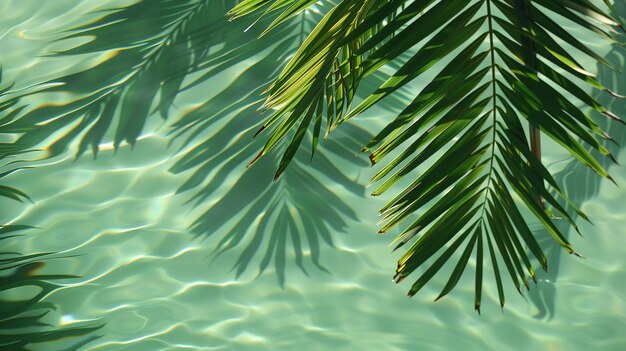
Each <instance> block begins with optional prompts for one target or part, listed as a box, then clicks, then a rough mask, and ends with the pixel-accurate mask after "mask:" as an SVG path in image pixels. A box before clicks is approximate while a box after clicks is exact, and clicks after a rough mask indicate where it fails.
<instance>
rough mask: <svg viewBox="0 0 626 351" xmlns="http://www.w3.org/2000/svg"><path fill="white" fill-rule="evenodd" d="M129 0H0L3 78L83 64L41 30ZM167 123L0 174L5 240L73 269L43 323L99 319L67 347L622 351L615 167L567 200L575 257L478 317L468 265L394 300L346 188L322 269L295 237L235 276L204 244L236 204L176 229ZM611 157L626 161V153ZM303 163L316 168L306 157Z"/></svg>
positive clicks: (351, 169)
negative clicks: (206, 224)
mask: <svg viewBox="0 0 626 351" xmlns="http://www.w3.org/2000/svg"><path fill="white" fill-rule="evenodd" d="M128 3H131V2H130V1H104V0H103V1H79V0H63V1H60V0H55V1H45V2H44V1H39V0H20V1H13V0H4V1H2V2H0V13H1V14H2V15H1V16H2V17H1V20H0V48H2V51H1V52H2V56H1V57H0V60H1V61H2V64H3V67H4V68H5V72H6V79H7V80H8V81H11V80H15V81H17V82H18V85H19V86H20V87H26V86H28V85H30V84H34V83H36V82H39V81H42V80H45V79H47V78H50V77H55V76H57V75H58V73H59V72H65V71H66V70H68V69H77V67H84V65H88V60H89V59H90V58H87V57H74V58H71V59H63V60H59V59H51V58H46V57H43V55H44V54H46V53H49V52H52V51H54V50H58V49H59V47H58V45H63V44H50V42H49V39H48V38H49V37H50V36H53V35H54V33H56V32H57V31H58V30H61V29H63V28H68V27H71V26H72V25H73V24H76V23H81V19H80V18H81V16H95V14H93V12H94V11H97V10H101V9H104V8H109V7H111V6H114V5H120V4H128ZM88 13H91V15H89V14H88ZM83 18H84V17H83ZM55 45H56V46H55ZM5 48H9V50H6V49H5ZM599 49H600V50H601V51H602V52H603V53H607V52H609V50H610V48H609V47H605V48H599ZM237 69H240V68H239V67H235V68H234V70H237ZM225 74H226V75H228V74H230V77H231V78H230V79H231V80H232V79H234V78H235V77H236V76H237V72H236V71H234V72H231V73H228V72H226V73H225ZM221 82H224V84H226V83H225V81H221ZM212 84H215V83H212ZM202 88H203V89H205V90H202ZM211 89H214V90H215V91H217V90H219V87H215V86H211V85H206V86H204V87H201V89H199V90H200V91H201V92H202V93H196V92H189V93H187V94H183V95H182V97H181V99H180V100H179V101H178V102H177V104H176V109H175V111H174V114H175V113H181V111H185V110H188V109H189V108H190V107H193V106H195V104H197V103H198V102H199V101H202V98H203V96H202V94H205V93H206V91H211ZM622 92H623V91H622ZM31 102H32V103H36V102H37V101H36V100H35V101H31ZM378 112H379V113H384V111H378ZM166 132H167V128H166V126H165V125H164V124H163V122H162V121H158V120H155V121H153V122H152V124H150V125H149V126H148V132H147V133H146V134H145V135H144V136H143V137H142V138H141V139H140V141H139V142H138V143H137V145H136V146H135V148H134V150H131V149H130V148H129V147H128V146H124V147H122V148H121V149H120V150H119V151H118V152H117V154H114V151H113V149H112V147H108V148H107V147H106V146H105V147H104V149H103V150H102V151H101V152H100V154H99V157H98V159H97V160H93V159H92V158H91V157H89V156H84V157H81V158H79V159H78V160H75V159H74V156H73V155H74V154H73V153H72V152H69V153H68V154H66V155H62V156H59V157H56V158H53V159H50V160H46V161H38V164H39V166H38V167H37V168H34V169H30V170H25V171H22V172H19V173H16V174H14V175H12V176H10V177H8V178H7V182H8V183H9V184H10V185H12V186H16V187H19V188H20V189H23V190H25V191H26V192H27V193H28V194H29V195H30V196H31V198H32V199H33V202H34V204H28V205H24V206H17V205H15V203H14V202H9V201H7V200H1V201H0V206H1V208H2V214H1V215H0V216H1V219H2V220H5V221H6V220H10V219H13V218H15V221H17V222H20V223H31V224H34V225H36V226H38V227H39V228H41V229H38V230H36V231H34V232H33V233H31V234H29V235H27V236H25V237H24V238H23V240H20V241H14V242H13V243H11V244H10V245H13V246H12V247H10V248H9V249H11V250H13V249H15V250H16V251H21V252H42V251H58V252H61V253H62V254H61V255H60V256H65V257H66V258H62V259H54V260H51V261H49V262H48V264H47V266H46V267H45V271H46V272H54V273H66V274H75V275H79V276H81V278H78V279H68V280H65V281H64V285H65V287H64V288H62V289H60V290H57V291H56V292H54V293H53V294H51V295H50V296H48V298H47V299H48V300H49V301H51V302H53V303H55V304H57V305H58V309H57V310H56V311H54V313H53V314H50V315H48V316H46V318H47V320H48V321H49V322H51V323H52V324H57V323H58V324H61V325H69V324H71V323H73V322H76V321H84V320H99V321H103V322H105V323H106V325H105V326H104V327H103V328H102V329H100V330H98V331H97V332H96V334H97V335H102V337H101V338H99V339H97V340H94V341H92V342H91V343H89V344H87V345H86V346H84V347H83V348H82V350H133V351H135V350H146V351H152V350H273V351H275V350H461V349H462V350H546V351H548V350H550V351H553V350H554V351H556V350H626V333H624V331H625V330H626V292H625V291H626V260H625V259H624V257H626V235H624V224H625V223H626V201H624V198H626V190H625V187H624V184H626V169H625V168H618V167H613V168H612V169H611V171H612V175H613V177H614V178H615V180H616V182H617V183H618V184H621V185H622V186H621V187H620V188H618V187H615V186H614V185H612V184H610V183H609V182H600V183H599V184H600V186H599V190H598V193H597V195H594V196H593V197H592V198H589V199H584V204H583V206H582V207H583V209H584V210H585V211H586V212H587V214H588V215H589V217H590V218H592V220H593V222H594V225H593V226H592V225H589V224H586V223H582V222H581V223H580V226H581V232H582V233H584V234H585V238H581V237H578V236H574V235H571V236H570V239H571V241H572V244H573V245H574V247H576V248H577V250H578V251H579V252H581V253H582V254H583V255H584V256H585V257H586V258H585V259H577V258H575V257H570V256H568V255H567V254H566V253H564V252H562V251H560V250H559V251H558V252H557V253H556V254H554V256H553V257H552V260H553V261H551V262H557V263H558V264H555V265H554V266H553V267H551V268H552V270H551V271H550V272H549V274H546V275H544V277H543V278H542V281H541V283H540V284H539V286H538V287H533V294H531V295H530V297H526V298H521V297H519V296H518V295H516V293H515V292H514V291H513V290H512V289H511V290H510V291H507V293H508V294H507V304H506V306H505V309H504V311H503V312H501V311H500V308H499V307H498V304H497V295H496V291H495V287H494V286H488V287H487V289H486V291H485V294H486V296H485V297H484V302H483V305H484V307H483V311H482V315H481V316H478V315H477V314H476V313H475V312H474V310H473V304H472V302H473V287H474V286H473V280H471V279H470V277H469V275H466V276H465V277H464V278H463V279H462V280H461V282H460V283H459V287H458V288H457V289H456V290H455V291H454V292H453V293H452V294H451V295H450V296H448V297H446V298H445V299H443V300H442V301H439V302H437V303H433V302H432V300H433V299H434V297H436V296H437V294H438V290H437V289H439V288H440V287H441V286H442V284H443V283H445V280H444V279H445V278H444V277H439V278H437V277H435V279H434V281H433V282H432V283H433V284H430V285H429V286H427V287H426V288H425V289H424V291H423V292H421V293H420V294H418V295H417V296H415V297H413V298H412V299H408V298H406V290H407V284H401V285H395V284H393V283H392V281H391V272H393V269H394V268H395V264H396V259H397V256H394V255H392V254H389V247H388V246H387V245H388V243H389V241H390V237H386V236H379V235H376V234H375V230H374V228H376V221H377V209H378V208H379V207H380V206H381V205H382V204H384V201H385V199H384V198H382V199H381V198H365V197H364V194H365V192H364V191H363V190H362V189H360V188H358V187H357V188H356V189H350V188H348V187H346V186H341V185H336V186H332V187H329V189H330V191H331V192H332V193H334V194H335V195H336V196H337V197H338V198H340V199H341V200H342V201H343V202H345V204H347V206H348V207H349V209H351V210H352V214H349V215H343V216H342V217H341V218H342V220H343V222H342V223H338V224H336V225H335V226H333V225H332V224H329V227H330V228H332V229H331V230H330V232H331V233H332V240H333V245H329V244H326V243H324V242H323V239H320V244H319V246H318V250H319V254H320V256H321V259H320V263H321V265H323V267H325V269H327V271H328V272H325V271H324V270H322V269H319V268H318V267H316V266H315V265H314V263H313V261H312V260H311V259H310V258H311V257H312V255H314V252H313V250H311V249H305V250H304V251H303V255H304V257H305V258H307V259H305V260H304V261H303V264H302V265H303V268H304V270H305V271H306V273H304V272H303V269H302V268H301V267H298V265H296V264H294V260H295V259H297V257H296V256H295V254H294V253H293V250H290V249H289V245H287V250H285V252H286V257H285V263H284V265H280V264H269V265H268V266H267V268H266V269H265V270H264V271H263V272H262V273H260V274H259V273H258V271H259V268H258V267H259V264H261V263H260V262H259V261H260V258H259V259H255V260H254V261H252V262H251V263H250V264H249V265H248V267H247V269H245V270H243V272H242V273H241V275H240V276H239V277H237V274H236V269H235V270H233V269H232V267H233V266H234V265H235V266H236V264H237V262H238V261H237V260H238V259H240V254H241V250H243V249H244V246H237V247H235V248H233V249H231V250H228V251H226V252H225V253H223V254H221V255H219V256H216V252H215V247H216V246H217V245H218V241H219V239H220V238H221V237H222V236H223V232H225V231H228V230H229V228H231V227H232V225H233V223H235V222H236V221H237V220H238V219H240V218H241V217H242V216H243V212H240V211H239V208H232V217H233V218H232V220H231V222H228V223H226V224H225V225H223V226H221V227H219V228H218V229H217V230H218V231H221V232H218V233H215V235H213V236H210V237H208V238H205V239H204V240H203V239H202V237H198V238H194V235H193V234H191V233H190V232H189V230H188V227H189V225H191V224H192V222H193V220H194V219H195V218H197V217H198V216H199V215H200V214H201V213H202V212H203V211H204V210H205V208H202V206H198V207H196V208H194V207H193V206H191V205H189V204H186V201H187V200H189V198H190V195H188V194H181V195H176V194H175V193H176V189H177V188H178V187H179V186H180V185H181V184H183V183H184V182H185V181H186V180H187V177H188V174H186V173H182V174H172V173H171V172H169V171H168V170H169V169H170V167H172V166H173V165H174V164H175V162H176V161H177V160H178V156H175V151H176V150H175V148H174V147H168V141H169V139H168V137H167V136H166V135H165V134H166ZM546 149H547V151H548V154H547V156H546V158H547V160H548V163H549V164H551V166H550V167H551V169H552V170H555V171H558V170H560V169H561V168H562V167H563V166H564V164H565V163H566V162H565V161H563V160H562V159H563V157H564V154H563V153H559V152H553V153H550V148H549V147H548V148H546ZM343 156H344V157H346V156H347V155H343ZM330 157H331V162H334V163H335V164H336V165H342V166H345V169H343V171H344V172H346V174H348V177H349V178H350V179H352V180H354V181H356V182H357V184H361V185H364V184H366V183H367V179H368V178H369V176H370V175H371V174H370V170H369V169H366V168H363V167H359V166H358V165H351V164H346V163H345V162H344V161H343V159H342V158H341V155H340V156H337V155H333V156H330ZM555 161H560V162H556V163H552V162H555ZM618 161H619V162H620V163H621V164H626V153H620V157H619V160H618ZM243 165H245V162H244V163H241V164H238V165H237V167H234V168H233V170H232V171H231V172H230V173H229V174H228V178H227V179H226V180H225V181H224V183H223V184H222V185H221V186H220V187H219V188H218V189H216V190H215V192H214V193H213V194H212V195H211V198H210V199H209V200H207V201H208V202H209V203H216V202H218V201H219V199H220V198H222V197H224V196H226V195H227V194H228V191H229V189H230V188H231V187H232V186H233V185H234V184H236V182H237V180H238V179H239V178H241V177H243V175H244V172H246V171H245V169H244V167H243ZM261 167H264V166H261ZM271 167H272V166H271V164H270V165H269V168H268V167H266V168H267V169H271ZM308 172H310V173H311V174H313V175H314V176H319V177H321V175H318V174H317V173H315V172H316V171H315V170H314V169H310V170H308ZM270 176H271V175H270ZM288 176H289V174H288ZM569 177H579V178H576V179H580V180H576V181H575V183H574V184H576V185H577V186H579V187H580V188H584V187H585V186H586V185H587V184H591V183H597V182H598V181H599V180H598V179H595V178H592V179H585V178H584V177H580V175H576V174H573V175H569ZM262 181H263V182H264V181H265V180H264V179H260V180H259V182H262ZM263 186H265V185H263ZM253 188H254V186H252V189H253ZM571 191H573V192H577V191H579V189H576V188H574V189H571ZM242 196H245V193H244V194H243V195H242ZM302 201H305V202H306V201H307V200H306V199H303V200H302ZM349 212H350V211H349V210H347V213H349ZM262 215H263V214H261V216H262ZM314 220H315V221H319V219H314ZM254 223H256V222H253V223H252V225H254ZM271 232H272V230H271V229H270V230H267V231H266V235H271ZM263 250H264V249H263V248H262V249H261V254H263ZM261 256H262V255H261ZM557 268H558V270H557ZM283 269H284V284H282V286H281V284H280V280H281V278H280V276H282V275H283V273H281V270H283ZM63 345H65V344H64V341H61V342H59V343H55V344H42V345H38V346H37V347H38V348H37V349H38V350H51V351H52V350H59V349H61V348H62V347H63Z"/></svg>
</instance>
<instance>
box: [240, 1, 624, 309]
mask: <svg viewBox="0 0 626 351" xmlns="http://www.w3.org/2000/svg"><path fill="white" fill-rule="evenodd" d="M607 4H609V3H608V2H607ZM296 5H302V7H299V8H298V10H300V11H301V10H302V9H303V8H304V7H305V5H306V2H302V1H279V0H277V1H255V0H247V1H242V2H241V3H240V4H239V5H238V6H237V7H235V8H234V9H233V10H231V14H232V15H233V16H235V17H237V16H240V15H246V14H249V13H253V12H255V11H265V12H270V11H279V10H280V11H289V10H285V9H289V8H290V6H296ZM609 5H610V4H609ZM548 11H552V12H553V13H551V14H550V15H547V14H546V13H548ZM612 12H614V9H613V8H612V7H606V8H604V9H603V8H600V7H598V6H596V5H595V4H594V3H592V2H589V1H577V2H574V1H569V0H559V1H547V0H537V1H530V0H449V1H443V0H441V1H436V0H434V1H414V2H413V1H375V0H370V1H363V2H353V1H339V2H338V3H337V4H336V5H335V6H334V8H333V9H331V10H330V11H329V12H328V14H327V15H326V16H325V17H324V18H323V19H322V20H321V21H320V22H319V23H318V24H317V27H316V29H314V30H313V31H312V32H311V34H310V35H309V37H308V38H307V40H306V41H305V42H304V43H303V45H302V46H301V48H300V49H299V50H298V52H297V53H296V54H295V56H294V57H293V58H292V59H291V60H290V62H289V63H288V64H287V65H286V66H285V67H284V68H283V71H282V73H281V74H280V75H279V77H278V78H277V79H276V80H275V81H274V83H273V85H272V86H271V88H270V89H269V90H268V96H267V100H266V101H265V106H266V107H268V108H272V109H273V112H272V113H271V114H270V115H269V117H268V118H267V119H266V122H265V124H264V125H263V128H262V129H261V130H266V129H271V130H270V131H269V137H268V141H267V142H266V145H265V147H263V149H262V150H261V152H260V154H259V156H258V157H260V156H262V155H264V154H266V153H267V152H269V151H270V150H272V149H274V148H275V147H276V146H277V145H279V143H280V142H281V141H282V140H283V139H284V138H285V137H286V136H287V135H288V134H289V133H290V132H291V133H293V136H292V138H291V140H290V141H288V142H286V143H285V144H286V145H287V148H286V150H287V151H286V152H285V153H284V155H283V161H282V163H281V165H280V166H279V168H278V171H277V176H278V175H280V174H281V173H282V171H283V170H284V169H285V166H286V164H287V163H288V162H289V160H291V159H292V158H293V157H294V155H295V153H296V151H295V150H296V149H297V148H298V146H299V145H300V144H301V142H302V141H303V138H304V136H305V132H304V131H305V130H307V129H309V128H311V124H312V123H313V121H318V120H319V119H321V118H322V115H326V121H325V122H326V125H327V128H328V129H333V128H334V127H336V126H337V125H339V124H341V123H343V122H345V121H347V120H349V119H351V118H353V117H356V116H357V115H359V114H361V113H363V112H365V111H367V110H368V109H370V108H371V107H372V106H374V105H376V104H378V103H380V102H381V101H383V100H384V99H386V98H387V97H388V96H392V95H393V93H394V92H395V91H396V90H397V89H400V88H402V87H407V86H411V85H412V84H414V83H413V82H414V80H416V79H421V77H423V76H425V73H426V72H429V71H435V72H438V73H434V75H433V74H431V76H434V78H431V79H426V78H424V79H423V86H424V88H423V89H421V91H420V92H419V93H417V94H415V95H414V97H413V101H412V102H411V103H410V104H408V105H407V106H406V108H405V109H404V110H403V111H402V112H401V113H400V114H399V115H398V116H397V117H396V119H395V120H394V121H392V122H391V123H389V124H388V125H387V126H386V127H385V128H383V129H382V131H381V132H380V133H379V134H378V135H377V136H376V137H375V138H374V139H373V140H372V141H371V142H370V143H369V144H367V145H365V147H364V150H372V152H371V155H370V160H371V161H372V164H377V163H378V162H382V161H387V164H386V165H385V166H384V167H383V168H382V169H381V170H380V171H379V172H378V173H377V174H376V175H375V176H374V178H373V182H382V184H381V185H379V187H378V188H377V189H376V190H375V191H374V195H379V194H382V193H385V192H387V191H389V190H390V189H396V188H397V187H399V186H400V185H398V184H406V180H408V184H409V185H408V186H406V187H404V189H403V190H401V191H400V192H399V193H398V194H397V195H396V196H395V197H394V198H393V199H392V200H391V201H390V202H389V203H388V204H387V205H386V206H384V207H383V209H382V210H381V212H382V215H383V222H384V224H383V227H382V229H381V232H386V231H388V230H391V229H393V228H395V227H397V226H399V225H400V224H404V229H402V230H401V232H400V235H399V236H398V238H397V239H396V241H397V242H399V244H398V246H397V247H401V246H403V245H405V244H406V245H407V246H408V248H407V249H406V250H405V253H404V254H403V255H402V257H401V258H400V260H399V262H398V266H397V269H396V281H397V282H400V281H402V280H403V279H405V278H406V277H407V276H409V275H410V274H411V273H413V272H415V271H417V270H419V269H421V268H422V266H424V265H425V264H426V263H427V262H431V263H430V265H429V266H428V268H427V269H426V271H425V272H424V273H422V274H421V275H420V277H419V278H418V279H417V281H416V282H415V283H414V284H413V286H412V287H411V289H410V291H409V295H414V294H415V293H417V292H418V291H419V290H420V289H421V288H422V287H423V286H424V284H425V283H426V282H427V281H428V280H429V279H430V278H431V277H432V276H434V274H435V273H437V271H439V269H440V268H442V267H443V266H444V264H445V263H446V262H447V261H450V260H452V257H453V253H454V252H455V251H457V250H460V249H461V248H462V253H461V254H460V256H459V257H458V260H457V264H456V265H455V267H454V268H453V269H452V271H451V277H450V279H449V280H448V283H447V284H446V285H445V287H444V288H443V290H442V292H441V294H440V295H439V297H438V298H437V299H439V298H440V297H442V296H444V295H446V294H448V293H449V292H450V291H451V290H452V289H453V288H454V287H455V285H456V284H457V282H458V281H459V279H460V276H461V275H462V273H463V271H464V270H465V268H466V266H467V263H468V261H469V258H470V257H471V256H472V254H473V252H476V253H475V259H476V260H478V261H479V262H477V270H476V289H475V294H476V297H475V301H476V306H475V307H476V310H478V311H480V304H481V294H482V284H483V279H484V274H483V267H484V265H483V260H486V259H487V256H489V258H490V260H491V263H492V267H493V270H494V273H495V280H496V286H497V289H498V295H499V300H500V304H501V305H502V306H503V305H504V288H503V280H502V278H501V275H502V273H503V269H504V271H506V273H505V274H508V275H509V276H510V278H511V281H512V282H513V284H514V285H515V287H516V288H517V290H518V291H519V292H520V293H521V286H522V285H525V286H527V287H528V283H527V278H526V277H527V276H530V277H531V278H533V279H535V272H534V268H533V262H532V261H533V260H534V261H536V262H539V263H540V264H541V266H543V267H544V269H546V268H547V262H546V256H545V254H544V252H543V250H544V247H541V246H540V245H539V244H538V242H537V240H536V239H535V237H534V234H532V232H531V230H530V224H529V223H530V219H529V218H525V217H524V216H522V213H523V211H522V210H521V209H522V208H523V207H525V208H527V209H528V210H529V211H530V212H531V213H532V214H533V215H534V218H535V220H537V221H539V222H540V223H541V224H542V225H543V226H544V228H545V229H546V230H547V231H548V232H549V233H550V235H551V236H552V237H553V239H554V240H555V241H556V242H557V243H559V244H560V246H562V247H563V248H564V249H565V250H566V251H567V252H569V253H576V252H575V251H574V249H573V248H572V246H571V245H570V243H569V242H568V240H567V238H566V236H565V235H564V234H563V231H562V229H560V228H559V227H558V226H557V225H555V223H554V221H553V219H554V217H555V216H556V215H557V214H558V216H560V217H563V218H565V219H566V221H567V222H569V224H570V225H572V226H573V227H574V228H575V229H577V227H576V223H575V221H574V218H573V217H572V216H571V215H570V212H569V211H568V210H567V209H566V208H565V207H564V205H563V204H564V203H566V204H568V206H569V208H570V209H571V210H572V211H573V212H574V213H576V214H578V215H579V216H581V217H582V218H586V217H585V216H584V214H583V213H582V211H580V210H579V209H578V208H576V206H574V204H573V202H572V201H571V200H570V199H569V198H568V197H567V195H566V192H564V191H563V190H562V189H561V188H560V186H559V185H558V184H557V183H556V182H555V181H554V179H553V178H552V176H551V175H550V173H549V172H548V170H547V169H546V168H545V167H544V166H543V165H542V163H541V161H540V157H541V156H540V154H541V145H540V135H539V132H542V133H543V134H544V135H546V136H548V137H550V138H551V139H552V140H553V141H555V142H556V143H558V144H559V145H561V146H562V147H563V148H564V149H566V150H567V151H569V152H570V153H571V154H572V156H573V157H574V158H576V159H577V160H578V161H579V162H580V163H581V164H583V165H586V166H588V167H589V168H591V169H592V170H593V171H594V172H595V173H597V174H599V175H600V176H603V177H606V178H608V179H611V180H612V178H611V177H610V176H609V174H608V173H607V171H606V170H605V166H604V165H603V163H601V162H600V161H598V159H597V158H596V156H594V155H593V154H594V153H597V155H600V157H607V158H608V159H612V155H611V153H610V152H609V150H608V149H607V148H606V147H605V146H604V144H605V141H606V140H612V139H611V137H610V136H609V135H608V133H606V131H604V130H603V129H602V125H603V124H602V122H601V121H600V120H598V119H594V118H591V117H589V116H588V115H586V114H585V113H583V111H582V109H581V108H580V107H578V105H577V104H581V105H584V106H588V107H590V108H591V109H593V110H595V111H597V112H599V113H600V114H602V116H603V118H606V119H610V120H615V121H620V122H621V120H620V118H619V117H618V116H616V115H615V114H614V113H612V112H610V111H609V110H608V109H607V108H606V107H605V106H603V105H602V104H601V103H599V102H598V100H597V99H596V98H595V97H594V96H592V95H590V94H589V93H587V92H586V91H585V90H583V89H582V88H580V85H581V84H585V83H586V85H587V86H589V87H591V88H595V89H598V90H600V91H604V92H605V93H610V94H613V95H616V96H617V94H616V93H614V92H612V91H611V90H609V89H608V88H607V87H605V86H604V85H603V84H602V83H601V82H600V81H598V80H597V79H596V77H595V76H594V75H593V74H592V73H590V72H589V71H588V70H587V69H585V68H584V67H583V66H582V65H581V64H580V63H579V62H578V61H579V59H578V57H582V56H585V57H586V58H588V59H590V60H594V61H596V62H598V63H600V64H602V65H605V66H607V67H611V68H615V67H613V66H612V65H611V63H610V62H609V61H607V60H605V59H604V58H603V57H602V56H601V55H599V54H598V53H596V52H595V51H594V50H593V49H592V48H590V47H589V46H587V45H586V44H584V43H583V42H581V41H580V40H578V39H577V38H576V37H574V36H572V35H570V34H569V32H568V31H567V30H565V29H564V28H563V27H562V25H561V24H560V23H561V22H563V21H569V22H570V23H569V24H573V25H576V26H578V27H579V28H580V29H581V30H586V31H589V32H591V33H595V34H598V35H599V36H600V37H601V38H602V39H603V40H607V41H609V42H611V41H613V42H615V40H616V39H613V36H614V34H615V33H617V32H620V31H622V30H623V28H622V27H621V25H620V24H619V21H617V20H615V19H613V18H612V17H611V13H612ZM555 15H556V17H557V18H559V20H557V21H555V20H554V18H555ZM275 25H276V24H274V25H273V26H275ZM573 53H574V54H573ZM393 64H396V65H397V64H399V66H400V67H399V68H398V69H396V71H395V73H393V74H392V75H391V76H390V77H389V78H388V79H387V80H386V81H385V82H384V83H383V84H381V85H380V86H379V87H378V88H377V89H375V90H374V91H373V92H372V93H371V94H370V95H369V96H366V97H365V98H363V99H362V100H361V101H359V102H358V104H357V105H356V106H355V107H353V108H349V106H348V104H349V103H350V102H351V101H352V100H353V97H354V96H355V95H356V89H357V87H358V86H359V84H360V82H361V81H367V80H368V79H370V77H371V76H372V74H373V73H374V72H377V71H379V70H381V69H386V67H389V65H393ZM337 77H339V78H337ZM327 101H333V102H335V101H339V102H341V108H340V109H338V110H337V109H333V108H329V106H328V105H327V104H325V102H327ZM320 105H321V107H319V106H320ZM522 120H527V121H528V122H529V125H530V127H529V128H524V127H523V125H522V123H521V121H522ZM317 124H318V122H316V123H315V125H317ZM270 127H271V128H270ZM319 130H320V129H319V128H317V127H314V128H313V131H314V133H315V134H316V135H317V134H319ZM527 134H528V136H527ZM316 135H314V136H313V138H315V137H316ZM529 137H530V141H529ZM589 150H592V151H591V152H590V151H589ZM434 155H438V156H439V158H437V159H435V157H434ZM258 157H257V158H256V159H258ZM256 159H255V161H256ZM427 162H429V163H430V165H427ZM401 180H405V181H404V182H401ZM415 215H417V218H416V219H414V220H412V221H411V220H410V218H414V217H415ZM407 223H408V224H407ZM485 241H486V242H487V245H486V246H487V249H488V250H489V255H485V254H484V248H485V244H484V243H485ZM441 252H442V253H441ZM431 258H432V259H435V260H434V261H430V259H431ZM503 267H504V268H503Z"/></svg>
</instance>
